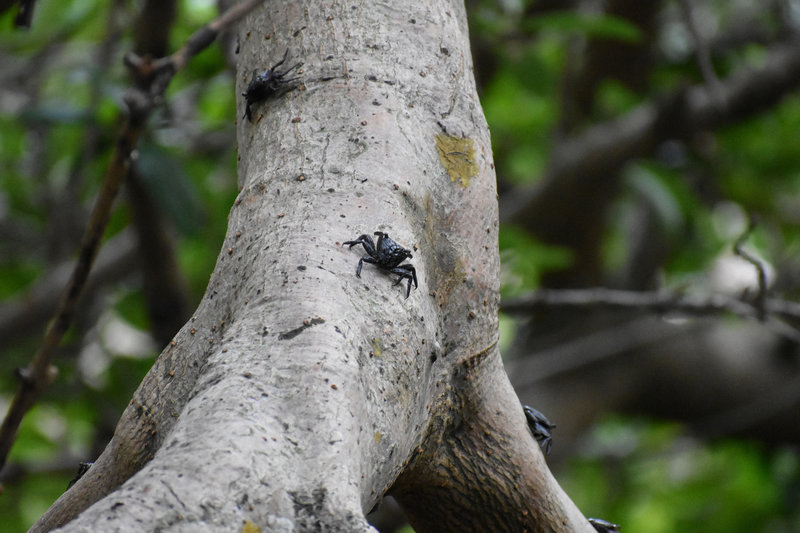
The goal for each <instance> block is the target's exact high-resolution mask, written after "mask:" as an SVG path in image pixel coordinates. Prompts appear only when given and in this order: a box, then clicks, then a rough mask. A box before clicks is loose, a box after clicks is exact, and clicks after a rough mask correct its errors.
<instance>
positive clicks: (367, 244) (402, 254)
mask: <svg viewBox="0 0 800 533" xmlns="http://www.w3.org/2000/svg"><path fill="white" fill-rule="evenodd" d="M373 235H377V236H378V244H377V246H376V245H375V242H374V241H373V240H372V237H370V236H369V235H366V234H364V235H359V236H358V238H357V239H356V240H354V241H345V242H343V243H342V246H344V245H345V244H347V245H350V248H352V247H353V246H355V245H356V244H360V245H362V246H363V247H364V251H365V252H367V255H365V256H363V257H362V258H361V259H359V260H358V267H357V268H356V277H359V278H360V277H361V267H362V266H363V264H364V263H372V264H373V265H375V266H377V267H378V268H380V269H382V270H386V271H387V272H391V273H392V274H397V275H398V276H399V277H398V278H397V281H395V282H394V284H395V285H397V284H398V283H400V282H401V281H403V280H404V279H407V280H408V288H407V289H406V298H408V295H409V294H411V282H412V281H413V282H414V287H418V285H417V271H416V269H415V268H414V267H413V266H412V265H401V264H400V263H402V262H403V261H405V260H406V259H407V258H408V259H410V258H411V257H413V256H412V255H411V251H410V250H406V249H405V248H403V247H402V246H400V245H399V244H397V243H396V242H394V241H393V240H392V239H390V238H389V235H388V234H386V233H384V232H382V231H376V232H375V233H373Z"/></svg>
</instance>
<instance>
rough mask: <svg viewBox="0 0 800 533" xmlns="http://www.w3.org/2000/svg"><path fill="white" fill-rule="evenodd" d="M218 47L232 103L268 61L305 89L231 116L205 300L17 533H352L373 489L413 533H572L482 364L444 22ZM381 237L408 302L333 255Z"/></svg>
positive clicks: (479, 294)
mask: <svg viewBox="0 0 800 533" xmlns="http://www.w3.org/2000/svg"><path fill="white" fill-rule="evenodd" d="M239 41H240V55H239V73H238V75H237V84H238V85H237V93H241V92H242V91H243V90H244V89H245V88H246V86H247V83H248V82H249V80H250V77H251V73H252V71H253V70H254V69H256V70H259V71H260V70H263V69H264V68H266V67H267V66H270V65H273V64H274V63H275V62H277V61H278V60H279V59H280V58H281V57H282V56H283V53H284V51H285V50H286V49H287V48H288V49H289V59H288V61H287V64H288V65H291V64H293V63H294V62H296V61H300V60H302V61H303V62H304V63H305V64H304V66H303V68H302V76H303V81H304V85H303V86H302V87H300V88H299V89H297V90H293V91H290V92H287V93H286V94H284V95H282V96H279V97H278V98H274V99H269V100H267V101H265V102H262V103H257V104H255V105H254V106H253V108H252V119H253V120H252V122H249V121H247V120H241V119H240V120H239V123H238V127H237V133H238V139H239V179H240V188H241V192H240V194H239V197H238V198H237V200H236V203H235V205H234V206H233V208H232V210H231V213H230V217H229V227H228V233H227V237H226V239H225V242H224V244H223V247H222V250H221V253H220V256H219V259H218V262H217V266H216V268H215V270H214V273H213V274H212V276H211V281H210V283H209V287H208V290H207V293H206V295H205V297H204V299H203V302H202V303H201V305H200V307H199V308H198V309H197V311H196V312H195V314H194V316H193V318H192V319H191V320H190V321H189V323H187V324H186V325H185V326H184V328H183V329H182V330H181V331H180V333H179V334H178V335H177V336H176V338H175V340H174V342H173V343H172V345H171V346H168V347H167V349H166V350H165V351H164V352H163V353H162V354H161V356H160V357H159V359H158V361H157V362H156V364H155V365H154V367H153V369H152V371H151V372H150V373H149V374H148V376H147V378H146V379H145V381H144V382H143V383H142V385H141V387H140V388H139V390H138V391H137V392H136V394H135V396H134V398H133V400H132V401H131V405H130V407H129V408H128V409H127V411H126V412H125V414H124V415H123V418H122V420H121V422H120V424H119V427H118V429H117V433H116V435H115V437H114V439H113V441H112V442H111V443H110V445H109V447H108V448H107V449H106V451H105V452H104V453H103V455H102V456H101V457H100V458H99V460H98V462H97V464H96V465H95V466H94V467H93V468H91V469H90V470H89V472H88V473H87V474H86V475H85V476H84V478H82V479H81V480H80V481H79V482H78V483H77V484H76V485H75V486H74V487H73V488H72V489H71V490H70V491H68V492H67V493H66V494H65V495H64V496H63V497H62V498H61V499H60V500H59V501H58V502H57V503H56V504H55V505H54V507H53V509H51V511H49V512H48V514H47V515H45V517H44V518H43V520H42V521H41V522H40V524H38V525H37V526H35V527H34V530H36V531H42V530H46V529H49V528H51V527H53V526H54V525H58V524H61V523H64V522H65V521H66V520H69V519H71V518H72V516H73V515H74V514H76V513H77V512H79V511H80V510H81V509H83V508H84V507H86V506H87V505H89V504H90V503H92V502H94V501H97V502H96V503H95V504H94V505H92V506H91V507H90V508H88V509H87V510H86V511H84V512H83V513H82V514H81V515H80V516H79V517H78V518H77V519H75V520H74V521H72V522H70V523H69V524H68V525H67V526H66V530H68V531H113V530H137V531H152V530H155V529H158V530H174V531H221V530H242V529H243V528H244V527H245V526H247V527H248V528H249V527H251V525H252V526H255V527H258V528H260V530H275V531H306V530H325V531H366V530H368V529H370V528H369V525H368V524H367V522H366V520H365V518H364V515H365V513H366V512H368V511H369V510H370V509H371V508H372V507H374V506H375V505H376V504H377V503H378V502H379V501H380V499H381V498H382V497H383V495H384V494H386V493H393V494H395V495H396V496H397V497H398V500H399V501H400V502H401V504H402V505H403V506H404V508H405V510H406V511H407V513H408V515H409V519H410V520H411V522H412V523H413V525H414V526H415V528H417V530H418V531H443V530H453V531H469V530H473V531H487V530H493V531H501V530H502V531H523V530H527V531H588V532H591V531H593V529H592V528H591V526H590V525H589V524H588V522H586V521H585V520H584V519H583V517H582V516H581V514H580V512H579V511H578V510H577V509H576V508H575V506H574V505H573V504H572V503H571V501H570V500H569V499H568V498H567V496H566V495H565V494H564V493H563V492H562V491H561V490H560V488H559V487H558V484H557V483H556V482H555V480H554V479H553V478H552V476H551V475H550V473H549V471H548V469H547V467H546V465H545V463H544V458H543V457H542V455H541V453H540V451H539V449H538V446H537V443H536V442H535V440H534V439H533V438H532V437H531V436H530V433H529V432H528V430H527V427H526V425H525V419H524V416H523V413H522V410H521V407H520V405H519V402H518V400H517V398H516V395H515V394H514V391H513V389H512V388H511V386H510V384H509V381H508V378H507V376H506V374H505V371H504V370H503V366H502V363H501V361H500V355H499V351H498V348H497V340H498V339H497V337H498V325H497V306H498V298H499V292H498V291H499V268H500V265H499V255H498V249H497V230H498V213H497V198H496V191H495V177H494V169H493V163H492V156H491V146H490V140H489V132H488V128H487V126H486V123H485V120H484V117H483V114H482V111H481V108H480V104H479V102H478V98H477V95H476V92H475V87H474V80H473V75H472V64H471V59H470V52H469V45H468V38H467V27H466V19H465V14H464V9H463V5H461V4H460V3H451V2H447V1H437V2H414V1H401V2H398V1H393V2H391V3H383V2H375V3H369V5H362V4H351V3H337V2H329V3H324V4H322V3H319V2H296V3H291V4H289V5H286V4H284V3H282V2H275V3H272V4H268V5H267V6H265V8H264V9H263V10H259V11H258V12H256V14H255V15H254V16H252V17H250V18H248V19H247V20H245V21H244V22H243V23H242V24H241V25H240V27H239ZM242 104H243V102H242ZM243 111H244V108H243V106H240V109H239V117H241V116H242V115H243ZM378 230H380V231H384V232H387V233H388V234H389V235H390V236H391V237H392V238H393V239H395V240H396V241H397V242H398V243H400V244H403V245H405V246H406V247H408V248H413V253H414V257H413V259H411V260H410V262H411V263H412V264H413V265H414V266H415V267H416V272H417V277H418V280H419V288H418V289H412V291H411V295H410V297H409V298H408V299H405V285H404V284H403V285H401V286H395V285H393V280H394V277H392V276H389V275H387V274H386V273H385V272H381V271H379V270H378V269H376V268H375V267H374V266H373V265H365V266H364V269H363V271H362V274H361V278H357V277H356V276H355V267H356V264H357V262H358V259H359V257H361V255H362V250H361V247H358V248H353V249H348V248H347V247H342V246H341V244H340V243H342V242H343V241H345V240H349V239H354V238H356V237H357V236H358V235H360V234H363V233H366V234H372V232H374V231H378ZM121 483H122V485H121V486H120V484H121ZM115 489H116V490H115ZM112 491H113V492H112ZM98 500H99V501H98Z"/></svg>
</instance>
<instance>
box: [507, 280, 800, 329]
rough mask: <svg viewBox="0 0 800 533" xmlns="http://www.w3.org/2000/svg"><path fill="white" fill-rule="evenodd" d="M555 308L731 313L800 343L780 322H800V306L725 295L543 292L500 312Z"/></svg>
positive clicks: (596, 290) (512, 302)
mask: <svg viewBox="0 0 800 533" xmlns="http://www.w3.org/2000/svg"><path fill="white" fill-rule="evenodd" d="M554 307H576V308H580V307H583V308H587V307H605V308H610V309H628V310H639V311H649V312H653V313H658V314H666V313H682V314H685V315H691V316H707V315H720V314H724V313H730V314H733V315H736V316H739V317H742V318H749V319H757V320H762V321H765V322H766V323H767V325H768V326H770V327H771V328H772V329H774V330H775V331H776V333H778V334H780V335H782V336H784V337H786V338H789V339H791V340H793V341H795V342H800V331H798V330H797V329H796V328H794V327H793V326H791V325H790V324H787V323H785V322H783V321H782V320H779V319H794V320H798V319H800V304H796V303H793V302H787V301H786V300H781V299H778V298H766V297H764V299H763V303H762V304H760V305H757V304H755V303H751V302H748V301H744V300H739V299H737V298H733V297H730V296H726V295H723V294H710V295H690V294H679V293H674V292H670V291H654V292H646V291H624V290H614V289H606V288H603V287H597V288H591V289H540V290H538V291H536V292H535V293H533V294H529V295H527V296H521V297H518V298H513V299H511V300H508V301H503V302H501V304H500V310H501V311H503V312H506V313H511V314H525V313H532V312H534V311H541V310H547V309H552V308H554ZM762 314H763V316H762ZM770 317H773V318H770Z"/></svg>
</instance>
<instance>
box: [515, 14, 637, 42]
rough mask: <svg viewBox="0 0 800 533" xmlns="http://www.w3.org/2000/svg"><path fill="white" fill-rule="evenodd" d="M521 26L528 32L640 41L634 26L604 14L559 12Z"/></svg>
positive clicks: (531, 20) (534, 19)
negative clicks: (573, 34)
mask: <svg viewBox="0 0 800 533" xmlns="http://www.w3.org/2000/svg"><path fill="white" fill-rule="evenodd" d="M522 26H523V28H525V29H526V30H528V31H541V30H549V31H555V32H563V33H579V34H581V35H585V36H586V37H593V38H605V39H614V40H617V41H624V42H628V43H636V42H639V41H640V40H641V39H642V32H641V31H640V30H639V28H637V27H636V26H635V25H633V24H631V23H630V22H628V21H626V20H624V19H621V18H619V17H614V16H612V15H606V14H584V13H580V12H577V11H559V12H552V13H546V14H542V15H538V16H536V17H531V18H528V19H526V20H525V21H524V22H523V24H522Z"/></svg>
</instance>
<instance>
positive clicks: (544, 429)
mask: <svg viewBox="0 0 800 533" xmlns="http://www.w3.org/2000/svg"><path fill="white" fill-rule="evenodd" d="M522 410H523V411H525V418H526V419H527V420H528V427H529V428H531V433H533V438H535V439H536V441H537V442H538V443H539V446H541V447H542V448H543V449H544V453H545V455H550V448H551V447H552V446H553V441H552V439H551V437H550V430H551V429H553V428H554V427H556V425H555V424H553V423H551V422H550V421H549V420H548V419H547V417H546V416H544V415H543V414H542V413H540V412H539V411H537V410H536V409H534V408H533V407H530V406H529V405H523V406H522Z"/></svg>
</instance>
